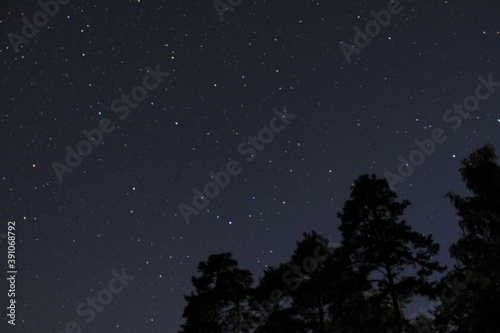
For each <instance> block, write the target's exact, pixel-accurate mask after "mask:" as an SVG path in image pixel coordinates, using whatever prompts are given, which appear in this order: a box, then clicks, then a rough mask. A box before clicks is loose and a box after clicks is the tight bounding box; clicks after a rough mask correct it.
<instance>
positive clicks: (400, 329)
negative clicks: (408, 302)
mask: <svg viewBox="0 0 500 333" xmlns="http://www.w3.org/2000/svg"><path fill="white" fill-rule="evenodd" d="M387 278H388V280H389V290H390V294H391V299H392V306H393V308H394V320H395V322H396V327H397V328H398V333H404V332H405V331H404V327H403V320H402V316H401V311H400V310H399V301H398V297H397V295H396V292H395V291H394V278H393V277H392V274H388V275H387Z"/></svg>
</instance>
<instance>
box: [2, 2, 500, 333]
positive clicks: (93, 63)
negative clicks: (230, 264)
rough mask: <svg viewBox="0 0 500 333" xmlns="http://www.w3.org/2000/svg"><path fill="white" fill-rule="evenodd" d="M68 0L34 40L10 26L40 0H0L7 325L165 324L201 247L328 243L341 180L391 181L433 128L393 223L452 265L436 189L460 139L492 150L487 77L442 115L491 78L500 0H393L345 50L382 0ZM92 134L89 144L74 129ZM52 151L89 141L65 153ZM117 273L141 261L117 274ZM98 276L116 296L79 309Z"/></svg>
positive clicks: (454, 230)
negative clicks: (439, 139) (225, 177)
mask: <svg viewBox="0 0 500 333" xmlns="http://www.w3.org/2000/svg"><path fill="white" fill-rule="evenodd" d="M44 1H47V2H51V1H50V0H44ZM52 2H53V1H52ZM61 2H63V3H64V1H62V0H61ZM66 2H67V3H66V4H59V5H58V7H59V9H58V12H55V10H54V7H53V6H52V7H50V8H48V9H47V10H48V11H51V10H52V14H53V17H52V16H51V15H46V16H45V17H46V18H47V21H48V22H43V20H44V17H43V15H37V18H38V20H39V21H38V22H41V23H45V25H44V24H40V23H39V24H40V25H41V27H40V28H37V30H38V31H37V32H36V33H35V32H34V31H33V30H29V29H26V28H25V29H24V30H25V32H26V33H31V34H32V36H31V37H30V38H25V37H23V35H22V28H23V25H25V24H26V23H25V22H26V21H27V20H29V21H30V22H33V15H35V14H36V13H37V12H40V10H41V8H42V7H41V6H40V4H37V3H36V1H13V0H3V1H2V4H1V5H0V31H1V34H0V35H1V38H0V41H1V42H0V61H1V65H2V66H1V71H2V72H1V76H0V80H1V88H0V98H1V105H0V140H1V148H0V163H1V169H0V170H1V174H0V196H1V205H0V233H6V232H7V222H8V221H12V220H15V221H16V230H15V232H16V266H17V270H18V272H17V277H16V297H15V299H16V301H17V307H16V309H17V311H16V326H15V327H13V326H11V325H8V324H7V320H6V318H7V317H6V313H7V312H6V310H5V307H6V306H7V302H8V299H7V290H8V285H7V282H6V279H5V277H6V276H7V273H6V271H7V242H6V239H4V238H0V248H1V249H2V250H1V252H0V257H1V261H2V274H1V277H2V278H1V282H0V288H1V289H0V295H1V297H0V301H1V306H0V308H2V309H3V310H2V313H1V316H2V323H1V325H2V327H3V328H2V329H0V330H1V331H2V332H4V331H6V332H7V331H16V332H36V333H39V332H54V333H55V332H64V329H65V328H64V327H65V325H66V323H68V322H71V321H75V322H77V323H78V324H79V325H80V328H81V329H82V332H152V333H154V332H162V333H163V332H177V330H178V329H179V328H180V327H179V326H180V324H181V323H182V322H183V318H182V311H183V309H184V306H185V304H186V303H185V301H184V298H183V295H184V294H188V293H189V292H190V290H191V287H192V286H191V276H193V275H196V274H197V272H196V266H197V264H198V263H199V262H200V261H204V260H206V259H207V258H208V256H209V255H210V254H213V253H220V252H226V251H231V252H233V253H234V256H235V258H236V259H237V260H238V261H239V264H240V266H241V267H242V268H246V269H250V270H251V271H252V272H253V274H254V278H255V279H257V278H258V277H259V276H261V275H262V271H263V270H264V269H265V268H266V266H268V265H277V264H278V263H280V262H283V261H286V260H288V259H289V258H290V256H291V254H292V251H293V249H294V248H295V246H296V243H295V242H296V241H298V240H300V239H302V233H303V232H304V231H311V230H316V231H318V232H319V233H321V234H323V235H324V236H327V237H330V239H331V241H332V243H338V242H340V232H339V231H338V229H337V227H338V226H339V224H340V221H339V219H338V218H337V217H336V215H337V212H339V211H340V210H341V209H342V206H343V204H344V202H345V201H346V200H347V199H348V198H349V194H350V186H351V184H352V182H353V180H354V179H356V178H357V177H358V176H359V175H361V174H364V173H375V174H376V175H377V176H379V177H384V173H386V172H392V173H394V174H395V175H398V165H399V164H400V162H399V160H398V156H399V155H401V156H402V157H403V158H405V159H408V158H409V155H410V153H411V151H412V150H415V149H418V147H417V146H416V144H415V142H414V140H416V139H418V140H420V141H423V140H425V139H428V138H432V133H433V131H434V130H435V129H442V133H443V135H446V137H447V139H446V140H445V142H443V143H436V144H435V145H436V147H435V151H434V152H433V154H431V155H430V156H425V161H424V162H423V163H422V164H421V165H420V166H417V167H415V171H414V172H413V174H412V175H410V176H408V177H406V181H405V182H398V183H397V184H395V190H396V193H397V194H398V196H399V199H401V200H402V199H408V200H410V202H411V203H412V205H411V206H410V207H409V208H408V209H407V210H406V213H405V215H404V218H405V219H406V220H407V222H408V223H409V224H410V225H411V226H412V227H413V228H414V229H416V230H418V231H420V232H422V233H425V234H428V233H432V234H433V235H434V239H435V240H436V241H437V242H439V243H440V244H441V253H440V255H439V258H438V259H439V260H440V262H441V263H442V264H446V265H448V266H450V265H452V264H453V261H452V260H451V259H450V257H449V253H448V247H449V244H450V242H453V241H455V240H456V239H457V237H458V235H459V228H458V223H457V222H458V220H457V219H456V218H455V211H454V209H453V207H452V205H451V204H450V202H449V200H448V199H446V198H444V195H445V194H446V193H447V192H448V191H455V192H457V193H465V192H464V185H463V183H462V181H461V179H460V175H459V173H458V169H459V167H460V161H461V160H462V159H463V158H464V157H466V156H467V155H468V154H469V153H470V152H472V151H473V150H474V149H476V148H479V147H480V146H482V145H483V144H484V143H486V142H491V143H493V144H494V145H495V146H496V147H497V149H500V136H499V135H498V132H499V130H500V87H499V85H500V84H496V86H495V84H492V86H490V88H491V89H492V90H494V91H492V92H491V93H490V95H489V97H488V98H487V99H485V100H482V101H480V103H479V108H478V110H475V111H473V112H470V114H469V116H468V117H460V118H458V117H459V116H458V113H453V114H450V113H447V115H448V116H449V117H452V118H448V121H445V120H444V119H443V115H444V114H445V113H446V110H447V109H450V108H451V109H453V105H454V104H455V103H459V104H461V103H463V102H464V99H465V98H467V97H468V96H473V95H474V93H475V90H476V87H477V86H478V84H480V83H481V80H480V79H478V77H479V76H481V77H482V78H483V79H484V80H486V81H487V80H488V76H489V75H491V78H492V79H491V80H492V81H494V82H497V81H500V69H499V68H498V60H497V59H498V58H499V56H500V22H499V21H498V13H499V9H500V3H499V2H498V0H484V1H472V0H469V1H430V0H429V1H401V3H400V4H399V7H397V8H398V9H401V10H400V12H399V13H398V14H393V15H392V17H391V19H390V22H388V24H386V25H387V26H386V27H382V28H381V29H380V32H379V33H378V34H377V35H375V36H373V38H372V39H371V41H370V42H369V44H368V45H366V47H364V48H359V49H358V51H359V52H353V54H351V55H350V57H346V56H345V55H344V53H343V51H342V48H341V44H340V43H341V42H343V43H344V44H342V45H344V46H346V45H348V46H349V47H350V48H351V50H352V48H353V46H350V45H354V44H355V42H354V40H353V39H354V38H355V35H356V31H355V28H356V27H358V28H359V29H361V30H364V29H365V25H366V23H367V22H369V21H372V20H373V19H374V18H373V16H372V15H371V14H370V11H372V10H374V11H376V12H379V11H381V10H387V8H388V4H387V2H386V1H370V3H369V4H366V3H364V2H361V1H259V2H254V1H250V0H242V1H241V3H240V4H239V5H235V6H233V7H232V8H231V9H232V11H231V10H229V11H225V12H224V13H223V16H222V17H223V20H221V19H220V17H219V15H218V13H217V11H216V9H215V8H214V5H213V3H212V2H211V1H209V0H207V1H201V2H189V1H175V2H174V1H169V2H162V1H147V0H142V1H137V0H136V1H96V0H92V1H91V0H89V1H76V0H73V1H66ZM232 2H233V4H235V3H236V2H237V1H236V0H232ZM159 3H163V4H161V5H160V4H159ZM49 14H50V13H49ZM23 15H24V16H25V17H26V19H25V21H23ZM13 34H15V35H13ZM13 36H18V38H19V39H18V40H17V41H18V43H17V45H16V43H15V42H14V43H12V42H11V39H12V38H13ZM20 40H23V41H22V42H21V41H20ZM16 48H17V51H18V52H16ZM347 58H350V59H349V61H348V59H347ZM486 92H488V88H486V87H484V86H483V88H482V90H481V94H483V95H484V94H486ZM122 94H123V95H122ZM131 95H134V96H135V97H137V98H136V99H135V100H134V99H133V98H132V97H131ZM469 100H470V99H469ZM284 110H286V113H284ZM450 112H451V111H450ZM453 117H456V118H453ZM272 124H273V125H272ZM270 126H274V128H275V129H278V127H279V129H280V131H270V130H269V127H270ZM266 127H267V128H268V129H267V130H266V129H265V128H266ZM453 127H455V129H453ZM99 128H102V131H101V130H100V129H99ZM94 129H99V130H98V131H94V132H92V133H103V134H102V142H101V139H100V137H99V135H98V134H95V135H94V136H93V137H92V140H93V141H92V145H90V143H88V144H86V143H85V141H84V140H87V136H89V135H91V134H89V133H91V131H92V130H94ZM104 131H105V132H104ZM106 132H107V133H106ZM85 133H87V135H86V134H85ZM259 133H261V140H262V141H261V140H258V139H249V137H253V136H255V137H258V136H259ZM251 140H254V141H253V142H254V145H255V147H259V149H257V148H252V145H251V144H250V143H249V142H250V141H251ZM80 142H83V143H82V144H80V145H79V143H80ZM87 142H89V141H87ZM259 142H260V143H259ZM262 142H267V143H266V144H263V143H262ZM66 147H68V149H69V150H70V151H76V150H77V149H80V151H81V152H82V153H83V154H84V155H86V156H83V157H81V156H80V155H76V153H74V154H73V157H71V158H70V161H69V162H70V163H71V164H72V165H73V166H75V167H70V166H68V165H67V162H66V161H65V159H66V155H67V154H68V150H67V148H66ZM89 148H91V149H92V151H89ZM250 148H252V149H254V154H253V155H254V156H251V154H252V153H251V152H250ZM239 150H240V151H239ZM243 151H246V153H241V152H243ZM75 156H80V157H78V158H77V157H75ZM249 160H250V161H249ZM231 161H234V162H231ZM54 162H57V163H54ZM228 162H230V163H231V164H230V165H231V166H232V167H233V169H232V170H233V171H234V174H235V175H230V181H229V184H224V185H225V187H224V188H219V193H218V195H215V196H213V198H210V199H208V198H207V197H205V199H206V200H207V199H208V200H209V202H208V204H206V206H205V207H203V208H202V209H199V211H197V213H196V214H195V213H193V214H191V215H190V216H189V220H190V223H189V224H187V223H186V221H185V219H184V218H183V216H182V213H181V210H180V209H179V205H180V204H184V205H185V206H183V207H186V206H190V207H193V203H192V201H193V196H194V195H195V194H194V192H193V188H196V189H199V190H200V191H203V188H204V186H205V184H207V183H209V182H211V181H213V179H212V178H211V176H210V175H209V173H210V172H213V174H217V173H218V172H220V171H221V170H224V171H225V170H226V169H227V167H228ZM77 164H78V165H77ZM54 165H57V166H58V167H59V168H60V169H58V170H65V171H64V172H63V174H62V176H61V178H62V181H60V179H59V177H58V175H57V173H56V171H55V169H54ZM56 169H57V168H56ZM236 169H237V170H238V171H239V173H238V172H237V171H235V170H236ZM68 170H71V172H68ZM405 170H406V169H405ZM61 172H62V171H60V173H61ZM219 180H220V179H219ZM220 181H221V180H220ZM199 201H200V202H201V200H199ZM192 209H193V210H194V209H195V208H192ZM123 270H124V271H123ZM113 271H114V273H113ZM123 272H125V274H126V275H129V276H133V277H134V278H129V280H124V284H125V285H122V284H120V283H119V282H118V280H116V278H115V277H114V276H115V275H120V274H122V273H123ZM113 279H114V280H113ZM123 279H124V278H123V277H122V280H123ZM110 281H111V282H112V281H114V282H116V283H115V284H113V283H110ZM119 286H123V288H119ZM108 289H109V290H111V289H113V290H115V291H116V290H118V289H119V290H120V291H119V292H116V293H113V294H110V293H109V292H101V294H100V295H101V296H102V297H104V298H105V297H107V296H106V295H112V300H110V303H109V304H107V305H105V306H104V307H103V309H100V310H102V312H97V311H96V312H94V314H95V317H93V316H92V317H93V318H92V320H90V318H91V315H90V314H89V311H88V309H90V307H88V306H87V305H85V307H84V308H81V307H80V310H83V311H87V314H86V315H84V316H79V315H77V313H76V309H77V308H78V307H79V305H80V304H81V303H86V299H87V298H88V297H90V298H91V297H96V295H97V294H98V293H99V292H100V291H102V290H104V291H106V290H108ZM103 295H104V296H103ZM427 304H428V302H425V301H422V302H420V301H419V302H416V303H415V304H413V305H412V306H411V307H410V309H408V310H407V315H410V314H411V312H412V311H414V310H415V309H418V308H419V307H425V306H426V305H427ZM90 312H92V311H90ZM85 319H87V320H88V321H89V322H86V321H85Z"/></svg>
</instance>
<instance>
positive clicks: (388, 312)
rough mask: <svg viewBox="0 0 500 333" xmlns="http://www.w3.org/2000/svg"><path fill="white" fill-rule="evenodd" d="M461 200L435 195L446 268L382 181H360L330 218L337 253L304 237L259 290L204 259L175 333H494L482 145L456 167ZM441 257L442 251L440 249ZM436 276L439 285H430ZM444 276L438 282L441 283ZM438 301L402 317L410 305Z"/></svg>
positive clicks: (498, 280)
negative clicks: (443, 206) (448, 236)
mask: <svg viewBox="0 0 500 333" xmlns="http://www.w3.org/2000/svg"><path fill="white" fill-rule="evenodd" d="M461 165H462V167H461V168H460V169H459V172H460V174H461V177H462V180H463V182H464V184H465V186H466V188H467V189H468V191H469V193H468V194H469V196H461V195H458V194H455V193H453V192H449V193H443V195H444V196H445V197H447V198H448V199H449V200H450V204H451V205H453V207H454V208H455V209H456V215H457V217H458V221H459V222H458V226H459V227H460V229H461V234H460V236H459V239H458V240H457V241H456V242H455V243H453V244H452V245H451V246H450V248H449V249H448V250H449V252H450V256H451V257H452V258H453V259H454V260H455V263H454V265H453V267H449V268H446V267H445V266H442V265H441V264H440V263H439V262H437V261H436V260H434V259H433V258H435V257H436V256H437V254H438V253H439V251H440V249H439V244H437V243H436V242H435V241H434V240H433V237H432V235H424V234H422V233H420V232H418V231H417V230H414V229H413V227H412V226H411V223H410V224H409V223H407V222H406V221H405V220H404V219H403V216H404V211H405V209H406V207H407V206H408V205H410V202H409V201H408V200H402V201H398V197H397V195H396V193H395V192H393V191H392V190H391V189H390V187H389V185H388V183H387V181H386V180H385V179H380V178H377V177H376V176H375V175H367V174H365V175H361V176H359V177H358V178H357V179H356V180H355V181H354V182H353V185H352V187H351V195H350V198H349V199H348V200H347V201H346V202H345V203H344V206H343V208H342V211H341V212H339V213H338V214H337V217H338V218H339V219H340V221H341V223H340V226H339V231H340V233H341V236H342V241H341V243H340V244H339V245H338V246H333V245H332V244H330V241H329V239H327V238H325V237H323V236H321V235H320V234H318V233H317V232H315V231H312V232H309V233H304V234H303V239H302V240H300V241H297V246H296V248H295V250H294V252H293V253H292V254H291V257H290V260H288V261H286V262H283V263H280V264H279V265H278V266H275V267H274V266H273V267H268V268H267V269H266V270H265V271H264V272H263V276H262V277H261V278H260V279H259V281H254V279H253V277H252V273H251V272H250V271H249V270H246V269H243V268H240V267H239V265H238V262H237V260H236V259H235V258H233V255H232V253H230V252H228V253H218V254H212V255H210V256H209V257H208V259H207V260H206V261H205V262H200V263H199V265H198V273H199V275H198V276H194V277H192V284H193V287H194V288H193V289H194V291H193V292H191V293H190V294H189V295H186V296H185V299H186V302H187V304H186V307H185V308H184V313H183V317H184V318H185V323H184V324H183V325H181V327H182V329H181V330H180V331H179V332H182V333H195V332H196V333H200V332H204V333H205V332H207V333H226V332H228V333H229V332H234V333H243V332H255V333H262V332H273V333H281V332H283V333H284V332H287V333H293V332H296V333H299V332H300V333H305V332H308V333H309V332H314V333H334V332H335V333H337V332H339V333H348V332H388V333H401V332H405V333H413V332H419V333H427V332H443V333H444V332H457V333H460V332H481V333H490V332H500V328H499V327H500V326H499V324H500V319H499V317H500V316H499V315H498V304H499V300H500V297H499V296H500V266H499V263H500V260H499V259H500V258H499V257H500V166H499V165H498V164H497V155H496V153H495V147H494V146H493V145H492V144H485V145H484V146H483V147H481V148H479V149H477V150H475V151H474V152H472V153H471V154H470V155H469V156H468V157H466V158H465V159H463V160H462V161H461ZM445 250H446V249H445ZM436 273H439V274H438V275H439V276H441V277H440V278H437V279H436V278H433V277H435V276H436ZM441 273H444V274H441ZM416 296H423V297H425V298H427V299H428V300H429V301H437V302H438V305H437V306H435V307H434V308H433V309H429V310H425V311H422V312H421V313H420V314H418V316H416V317H415V318H412V319H408V318H405V314H404V310H405V307H406V306H407V305H408V304H409V303H411V302H412V300H413V299H414V297H416Z"/></svg>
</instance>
